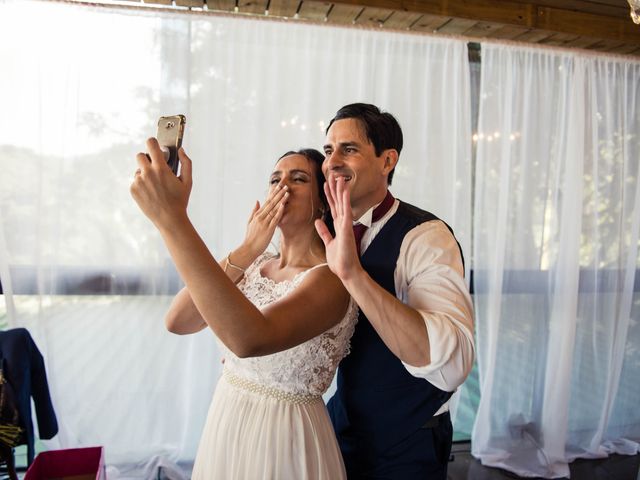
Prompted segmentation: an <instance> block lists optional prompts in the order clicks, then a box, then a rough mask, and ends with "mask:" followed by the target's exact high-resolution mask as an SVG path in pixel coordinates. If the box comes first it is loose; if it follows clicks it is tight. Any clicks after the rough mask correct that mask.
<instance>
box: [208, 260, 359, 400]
mask: <svg viewBox="0 0 640 480" xmlns="http://www.w3.org/2000/svg"><path fill="white" fill-rule="evenodd" d="M271 258H273V255H272V254H268V253H266V254H263V255H261V256H260V257H258V259H257V260H256V261H255V262H253V264H252V265H251V266H250V267H249V268H247V271H246V272H245V277H244V279H243V280H242V281H241V282H240V283H239V284H238V287H239V288H240V290H241V291H242V292H243V293H244V294H245V295H246V297H247V298H248V299H249V300H251V302H252V303H253V304H254V305H255V306H256V307H258V308H263V307H265V306H267V305H269V304H270V303H272V302H274V301H276V300H278V299H280V298H282V297H284V296H285V295H287V294H288V293H289V292H291V291H293V290H294V289H295V288H296V287H297V286H298V285H300V283H301V282H302V280H303V279H304V277H305V276H306V274H307V273H308V272H309V271H310V270H306V271H304V272H300V273H298V274H297V275H296V276H295V277H294V278H293V279H292V280H285V281H283V282H274V281H273V280H271V279H269V278H265V277H263V276H262V275H261V274H260V268H261V267H262V265H264V263H265V262H267V261H268V260H270V259H271ZM314 268H323V267H314ZM357 317H358V307H357V305H356V304H355V302H354V301H353V299H351V300H350V302H349V307H348V309H347V313H346V314H345V316H344V318H343V319H342V320H341V321H340V322H339V323H338V324H337V325H335V326H334V327H332V328H330V329H329V330H327V331H326V332H324V333H322V334H320V335H318V336H317V337H314V338H312V339H311V340H308V341H306V342H304V343H302V344H300V345H297V346H295V347H293V348H290V349H288V350H284V351H282V352H278V353H274V354H271V355H265V356H262V357H253V358H238V357H237V356H236V355H234V354H233V352H231V351H230V350H229V349H227V348H226V346H225V345H224V344H223V343H222V342H219V343H220V346H221V348H222V352H223V355H224V358H225V364H224V365H225V370H227V371H228V372H229V373H232V374H234V375H237V376H239V377H242V378H245V379H247V380H250V381H253V382H255V383H258V384H261V385H267V386H270V387H274V388H277V389H279V390H283V391H285V392H291V393H296V394H306V395H309V394H310V395H322V394H323V393H324V392H325V391H326V390H327V389H328V388H329V385H330V384H331V380H332V379H333V375H334V373H335V371H336V368H337V367H338V363H339V362H340V360H342V358H344V356H345V355H346V354H347V353H348V351H349V340H350V338H351V335H352V334H353V330H354V328H355V324H356V320H357Z"/></svg>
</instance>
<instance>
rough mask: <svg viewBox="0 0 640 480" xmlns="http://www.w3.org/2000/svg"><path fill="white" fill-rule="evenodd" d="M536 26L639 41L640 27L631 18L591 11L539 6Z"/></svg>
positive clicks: (584, 34) (585, 34) (583, 34)
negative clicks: (594, 13)
mask: <svg viewBox="0 0 640 480" xmlns="http://www.w3.org/2000/svg"><path fill="white" fill-rule="evenodd" d="M536 26H537V27H538V28H542V29H544V30H551V31H554V32H564V33H573V34H576V35H580V36H590V37H596V38H602V39H605V40H621V41H623V42H625V41H629V42H630V43H635V42H638V43H640V28H638V27H637V25H635V24H634V23H633V22H632V21H631V19H629V20H622V19H618V18H613V17H604V16H602V15H593V14H591V13H582V12H570V11H568V10H560V9H557V8H549V7H540V8H538V15H537V20H536Z"/></svg>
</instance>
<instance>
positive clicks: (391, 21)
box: [384, 10, 422, 29]
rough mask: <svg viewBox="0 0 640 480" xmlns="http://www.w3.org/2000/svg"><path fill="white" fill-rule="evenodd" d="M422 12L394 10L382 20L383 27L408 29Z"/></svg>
mask: <svg viewBox="0 0 640 480" xmlns="http://www.w3.org/2000/svg"><path fill="white" fill-rule="evenodd" d="M421 16H422V14H420V13H412V12H401V11H399V10H394V11H393V14H392V15H391V16H390V17H389V18H387V19H386V20H385V21H384V27H385V28H396V29H408V28H409V27H411V25H413V24H414V23H415V22H416V20H418V19H419V18H420V17H421Z"/></svg>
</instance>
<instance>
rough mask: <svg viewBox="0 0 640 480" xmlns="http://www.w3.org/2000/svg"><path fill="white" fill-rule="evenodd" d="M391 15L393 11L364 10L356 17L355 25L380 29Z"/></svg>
mask: <svg viewBox="0 0 640 480" xmlns="http://www.w3.org/2000/svg"><path fill="white" fill-rule="evenodd" d="M392 13H393V10H387V9H385V8H365V9H364V10H363V11H362V13H361V14H360V15H358V18H357V19H356V25H362V26H366V27H381V26H382V25H383V24H384V22H385V20H386V19H387V18H389V17H390V16H391V14H392Z"/></svg>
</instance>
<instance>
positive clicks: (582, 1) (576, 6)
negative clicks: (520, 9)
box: [513, 0, 629, 18]
mask: <svg viewBox="0 0 640 480" xmlns="http://www.w3.org/2000/svg"><path fill="white" fill-rule="evenodd" d="M513 1H515V2H518V3H528V4H535V5H537V6H540V7H553V8H561V9H563V10H571V11H574V12H585V13H593V14H596V15H605V16H609V17H618V18H628V17H629V7H628V5H627V2H626V1H625V0H611V2H603V1H602V0H599V1H592V0H513Z"/></svg>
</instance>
